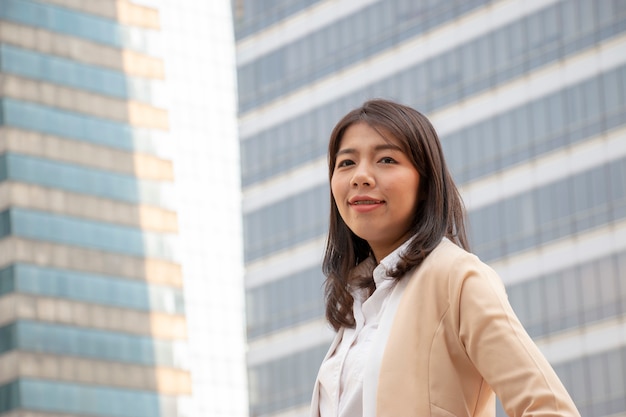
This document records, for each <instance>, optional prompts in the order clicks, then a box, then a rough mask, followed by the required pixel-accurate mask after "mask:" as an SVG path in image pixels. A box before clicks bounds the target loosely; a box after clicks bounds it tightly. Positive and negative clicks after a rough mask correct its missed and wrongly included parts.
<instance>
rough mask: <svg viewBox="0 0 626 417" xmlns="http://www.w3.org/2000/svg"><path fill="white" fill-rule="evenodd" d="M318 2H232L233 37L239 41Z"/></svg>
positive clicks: (296, 0)
mask: <svg viewBox="0 0 626 417" xmlns="http://www.w3.org/2000/svg"><path fill="white" fill-rule="evenodd" d="M320 1H322V0H265V1H263V2H259V1H257V0H237V1H233V2H232V5H233V8H234V10H233V16H234V17H235V36H236V38H237V40H241V39H242V38H245V37H246V36H248V35H252V34H253V33H255V32H258V31H261V30H263V29H265V28H266V27H267V26H270V25H271V24H273V23H276V22H279V21H280V20H282V19H284V18H286V17H288V16H289V15H292V14H294V13H297V12H299V11H300V10H303V9H306V8H307V7H309V6H312V5H314V4H315V3H319V2H320Z"/></svg>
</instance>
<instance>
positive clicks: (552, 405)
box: [451, 254, 580, 417]
mask: <svg viewBox="0 0 626 417" xmlns="http://www.w3.org/2000/svg"><path fill="white" fill-rule="evenodd" d="M451 273H452V274H454V275H455V277H456V279H453V280H452V281H451V282H455V283H456V285H452V288H451V289H452V294H451V295H452V296H453V297H455V298H456V307H457V309H458V310H457V311H456V312H455V313H456V314H455V315H454V316H455V319H456V320H457V326H458V327H457V329H458V336H459V342H460V343H461V344H462V345H463V347H464V349H465V352H466V353H467V356H468V357H469V359H470V361H471V362H472V363H473V364H474V366H475V367H476V369H477V370H478V372H479V373H480V374H481V375H482V376H483V378H484V379H485V381H486V382H487V383H488V384H489V385H490V386H491V388H492V389H493V390H494V392H495V393H496V395H497V396H498V397H499V398H500V401H501V402H502V405H503V407H504V410H505V411H506V413H507V414H508V415H509V416H511V417H518V416H536V417H539V416H541V417H547V416H561V417H563V416H580V414H579V412H578V410H577V409H576V406H575V405H574V402H573V401H572V399H571V398H570V396H569V394H568V393H567V391H566V390H565V387H564V386H563V384H562V383H561V381H560V380H559V378H558V376H557V375H556V373H555V372H554V370H553V369H552V367H551V366H550V364H549V363H548V361H547V360H546V358H545V357H544V356H543V354H542V353H541V352H540V351H539V348H538V347H537V346H536V345H535V343H534V342H533V341H532V339H531V338H530V336H529V335H528V333H527V332H526V331H525V329H524V328H523V326H522V324H521V323H520V321H519V319H518V318H517V316H516V315H515V313H514V312H513V309H512V308H511V306H510V304H509V302H508V298H507V296H506V292H505V289H504V285H503V283H502V281H501V280H500V278H499V276H498V275H497V274H496V273H495V271H494V270H493V269H491V268H490V267H488V266H487V265H485V264H484V263H482V262H481V261H480V260H478V258H477V257H475V256H474V255H469V254H467V255H465V256H461V257H460V258H459V259H457V262H454V266H453V268H452V271H451ZM452 305H453V306H454V305H455V303H454V302H453V303H452Z"/></svg>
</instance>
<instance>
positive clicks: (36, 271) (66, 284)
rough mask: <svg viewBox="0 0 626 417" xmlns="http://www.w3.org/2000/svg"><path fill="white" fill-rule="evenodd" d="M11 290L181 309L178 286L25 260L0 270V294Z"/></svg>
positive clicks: (143, 307) (144, 307)
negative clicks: (33, 263) (43, 265)
mask: <svg viewBox="0 0 626 417" xmlns="http://www.w3.org/2000/svg"><path fill="white" fill-rule="evenodd" d="M12 291H17V292H20V293H27V294H36V295H43V296H49V297H56V298H66V299H71V300H76V301H82V302H86V303H97V304H103V305H110V306H114V307H120V308H130V309H136V310H144V311H148V310H149V311H164V312H167V313H173V314H183V313H184V302H183V294H182V291H181V290H180V289H178V288H172V287H166V286H160V285H153V284H148V283H145V282H141V281H133V280H130V279H125V278H121V277H114V276H105V275H97V274H89V273H86V272H77V271H70V270H66V269H57V268H42V267H40V266H35V265H28V264H16V265H12V266H9V267H7V268H4V269H2V270H0V294H4V293H7V292H12Z"/></svg>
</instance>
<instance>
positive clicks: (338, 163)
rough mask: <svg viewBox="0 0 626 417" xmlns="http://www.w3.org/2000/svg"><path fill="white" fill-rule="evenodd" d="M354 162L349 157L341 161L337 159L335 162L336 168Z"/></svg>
mask: <svg viewBox="0 0 626 417" xmlns="http://www.w3.org/2000/svg"><path fill="white" fill-rule="evenodd" d="M353 164H354V162H352V161H351V160H349V159H344V160H343V161H339V162H337V168H341V167H347V166H348V165H353Z"/></svg>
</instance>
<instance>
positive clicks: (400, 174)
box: [330, 123, 420, 262]
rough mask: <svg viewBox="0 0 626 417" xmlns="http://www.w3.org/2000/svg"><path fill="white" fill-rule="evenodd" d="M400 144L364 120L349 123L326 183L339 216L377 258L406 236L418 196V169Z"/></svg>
mask: <svg viewBox="0 0 626 417" xmlns="http://www.w3.org/2000/svg"><path fill="white" fill-rule="evenodd" d="M400 145H401V143H400V141H399V140H397V139H396V138H394V137H392V136H390V135H387V138H383V137H382V136H381V135H380V134H379V133H378V132H377V131H376V130H374V129H373V128H371V127H370V126H369V125H367V124H366V123H356V124H353V125H351V126H349V127H348V128H347V129H346V131H345V132H344V135H343V137H342V139H341V141H340V143H339V150H338V152H337V155H336V162H335V167H334V171H333V175H332V179H331V184H330V185H331V190H332V193H333V197H334V199H335V204H336V205H337V208H338V210H339V214H340V215H341V218H342V219H343V221H344V222H345V223H346V225H348V227H349V228H350V230H352V232H353V233H354V234H356V235H357V236H358V237H360V238H361V239H364V240H366V241H367V243H368V244H369V245H370V247H371V248H372V251H373V252H374V256H375V257H376V260H377V261H379V262H380V260H381V259H383V258H384V257H385V256H387V255H388V254H390V253H391V252H393V250H394V249H396V248H397V247H398V246H400V245H401V244H402V243H404V241H406V239H407V238H408V237H409V228H410V227H411V224H412V223H413V217H414V215H415V211H416V208H417V204H418V200H419V198H418V190H419V184H420V175H419V173H418V172H417V169H416V168H415V167H414V166H413V164H412V163H411V160H410V159H409V157H408V156H407V155H406V154H405V153H404V151H403V150H402V148H401V146H400Z"/></svg>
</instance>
